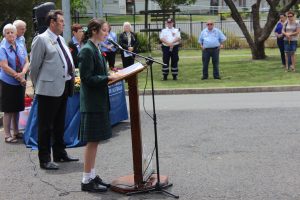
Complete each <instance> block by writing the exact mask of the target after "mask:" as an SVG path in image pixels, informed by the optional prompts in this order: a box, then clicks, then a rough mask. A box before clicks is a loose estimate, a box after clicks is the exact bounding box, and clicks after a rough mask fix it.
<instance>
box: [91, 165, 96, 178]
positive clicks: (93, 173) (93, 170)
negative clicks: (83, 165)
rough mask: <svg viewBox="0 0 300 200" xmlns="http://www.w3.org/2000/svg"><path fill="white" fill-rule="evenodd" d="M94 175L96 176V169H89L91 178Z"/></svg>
mask: <svg viewBox="0 0 300 200" xmlns="http://www.w3.org/2000/svg"><path fill="white" fill-rule="evenodd" d="M95 177H96V170H95V168H93V169H92V170H91V178H92V179H94V178H95Z"/></svg>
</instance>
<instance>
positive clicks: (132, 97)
mask: <svg viewBox="0 0 300 200" xmlns="http://www.w3.org/2000/svg"><path fill="white" fill-rule="evenodd" d="M143 69H144V66H143V65H142V64H141V63H136V64H134V65H131V66H130V67H128V68H126V69H125V70H124V71H123V70H121V71H120V72H119V75H120V79H118V80H116V81H114V82H110V83H109V84H113V83H115V82H117V81H120V80H123V79H125V80H127V83H128V94H129V106H130V124H131V141H132V156H133V171H134V174H133V175H128V176H122V177H120V178H117V179H116V180H114V181H113V182H112V184H111V185H112V187H111V188H112V190H114V191H116V192H121V193H129V192H134V191H139V190H144V189H149V188H154V187H155V184H156V182H157V176H156V175H152V176H151V177H150V178H149V180H148V181H147V182H146V183H145V182H143V168H142V166H143V165H142V154H143V150H142V134H141V120H140V106H139V90H138V77H137V74H138V73H139V72H141V71H143ZM160 183H161V184H162V185H165V184H168V178H167V177H166V176H160Z"/></svg>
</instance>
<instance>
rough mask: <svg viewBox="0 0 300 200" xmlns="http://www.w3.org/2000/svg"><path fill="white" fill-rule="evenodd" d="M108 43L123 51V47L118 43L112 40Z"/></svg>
mask: <svg viewBox="0 0 300 200" xmlns="http://www.w3.org/2000/svg"><path fill="white" fill-rule="evenodd" d="M107 41H108V42H110V43H112V44H113V45H114V46H115V47H118V48H119V49H123V48H122V47H121V45H119V44H118V43H116V42H115V41H113V40H111V39H107Z"/></svg>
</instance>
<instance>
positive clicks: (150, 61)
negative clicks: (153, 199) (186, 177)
mask: <svg viewBox="0 0 300 200" xmlns="http://www.w3.org/2000/svg"><path fill="white" fill-rule="evenodd" d="M114 45H115V46H116V47H118V48H119V49H120V50H122V51H125V52H127V53H131V54H132V55H134V56H137V57H140V58H144V59H145V60H146V65H147V66H148V67H149V68H150V77H151V91H152V107H153V125H154V142H155V150H156V151H155V152H156V171H157V182H156V184H155V187H153V188H149V189H142V190H140V191H136V192H128V193H127V195H128V196H129V195H133V194H139V193H146V192H151V191H153V192H160V193H164V194H167V195H169V196H171V197H173V198H176V199H178V198H179V196H178V195H174V194H172V193H170V192H168V191H166V190H164V188H168V187H171V186H173V184H172V183H168V184H161V182H160V170H159V157H158V138H157V118H156V110H155V98H154V97H155V95H154V83H153V70H152V64H153V63H157V64H160V65H162V66H165V65H166V64H164V63H162V62H159V61H156V60H154V59H153V58H152V57H146V56H142V55H139V54H137V53H134V52H130V51H128V50H126V49H123V48H122V47H121V46H120V45H118V44H117V43H116V44H114Z"/></svg>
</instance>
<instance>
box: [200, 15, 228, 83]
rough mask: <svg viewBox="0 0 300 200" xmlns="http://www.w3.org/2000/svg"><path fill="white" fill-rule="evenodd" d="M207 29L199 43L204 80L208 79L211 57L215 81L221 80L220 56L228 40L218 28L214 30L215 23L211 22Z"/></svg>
mask: <svg viewBox="0 0 300 200" xmlns="http://www.w3.org/2000/svg"><path fill="white" fill-rule="evenodd" d="M206 26H207V28H205V29H204V30H203V31H202V32H201V33H200V36H199V40H198V43H199V44H200V45H201V48H202V64H203V69H202V73H203V75H202V80H205V79H208V64H209V61H210V57H211V58H212V63H213V75H214V79H221V77H220V74H219V54H220V49H221V48H223V42H224V41H225V40H226V37H225V35H224V34H223V33H222V31H220V30H219V29H217V28H214V22H213V21H211V20H209V21H207V23H206Z"/></svg>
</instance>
